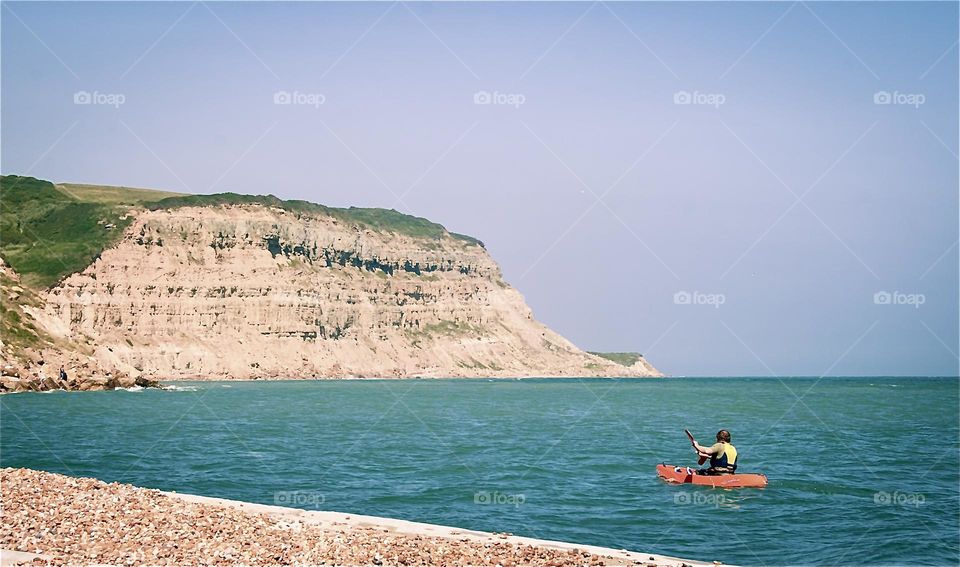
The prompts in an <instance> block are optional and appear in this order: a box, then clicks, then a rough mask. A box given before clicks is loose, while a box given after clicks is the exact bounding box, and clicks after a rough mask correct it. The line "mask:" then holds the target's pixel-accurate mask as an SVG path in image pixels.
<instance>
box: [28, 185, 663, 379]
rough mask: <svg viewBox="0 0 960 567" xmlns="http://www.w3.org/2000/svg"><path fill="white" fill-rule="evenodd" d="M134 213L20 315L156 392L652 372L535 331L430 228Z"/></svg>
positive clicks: (510, 294)
mask: <svg viewBox="0 0 960 567" xmlns="http://www.w3.org/2000/svg"><path fill="white" fill-rule="evenodd" d="M68 187H77V186H68ZM126 207H127V210H126V212H125V214H123V215H120V216H119V217H118V218H122V219H123V220H124V221H125V222H127V223H128V224H127V226H126V228H125V229H123V230H119V231H118V232H117V233H116V234H115V235H114V236H113V241H112V242H110V243H109V245H108V246H106V247H105V248H104V249H103V250H102V251H101V252H99V254H98V255H96V257H95V259H94V260H93V261H92V263H90V264H89V265H88V266H86V267H85V268H83V269H82V270H80V271H75V272H72V273H69V275H66V276H65V277H63V279H61V280H60V281H59V282H58V283H56V284H55V285H53V287H51V288H50V289H49V290H46V291H44V292H43V293H41V294H40V295H41V298H42V302H41V304H39V305H32V306H31V305H27V306H24V307H23V309H24V310H25V311H26V312H28V313H29V315H30V316H31V317H32V318H33V319H34V320H35V321H36V323H37V325H38V326H39V327H41V328H42V330H43V332H44V333H45V334H47V335H49V336H50V337H52V339H53V340H66V339H70V338H76V337H83V338H84V342H85V343H86V344H89V345H90V348H92V349H93V351H94V356H95V357H96V359H97V360H98V361H101V362H103V363H104V364H107V365H112V366H114V367H116V368H122V369H129V370H130V372H134V373H142V374H143V375H145V376H150V377H157V378H162V379H195V378H202V379H215V378H235V379H244V378H310V377H350V376H357V377H413V376H425V377H428V376H436V377H447V376H449V377H473V376H477V377H480V376H510V377H513V376H656V375H659V373H658V372H657V371H656V370H655V369H654V368H653V367H652V366H649V364H648V363H646V361H645V360H643V359H642V358H641V359H640V360H639V362H637V363H636V364H633V365H631V366H629V367H628V366H624V365H622V364H619V363H617V362H615V361H613V360H608V359H605V358H602V357H599V356H595V355H592V354H588V353H586V352H583V351H581V350H580V349H578V348H577V347H575V346H574V345H573V344H571V343H570V342H569V341H567V340H566V339H564V338H563V337H561V336H560V335H558V334H557V333H554V332H553V331H551V330H550V329H548V328H547V327H545V326H544V325H542V324H540V323H539V322H537V321H536V320H535V319H534V318H533V315H532V313H531V312H530V309H529V308H528V307H527V305H526V304H525V302H524V300H523V298H522V297H521V295H520V294H519V293H518V292H517V291H516V290H515V289H513V288H512V287H510V285H509V284H507V283H506V282H505V281H504V280H503V277H502V274H501V272H500V269H499V267H498V266H497V264H496V262H494V260H493V259H492V258H491V257H490V255H489V254H488V253H487V251H486V249H485V248H484V247H483V245H482V243H481V242H479V241H478V240H476V239H473V238H470V237H466V236H463V235H456V234H452V233H450V232H448V231H446V230H445V229H444V228H443V227H442V226H440V225H437V224H434V223H431V222H429V221H426V220H425V219H419V218H416V217H409V216H407V215H401V214H400V213H396V212H395V211H384V210H379V209H332V208H328V207H323V206H319V205H312V204H309V203H304V202H284V201H280V200H278V199H276V198H274V197H269V196H267V197H252V196H238V195H218V196H194V197H170V198H166V199H163V200H160V201H157V202H152V203H146V204H143V203H140V204H139V205H138V204H136V203H134V204H130V205H126ZM114 213H118V212H117V211H114ZM107 224H110V223H105V224H104V225H102V226H106V225H107ZM110 226H111V228H113V229H114V230H117V229H116V228H115V226H114V225H112V224H110ZM101 230H102V228H101ZM14 267H16V266H14Z"/></svg>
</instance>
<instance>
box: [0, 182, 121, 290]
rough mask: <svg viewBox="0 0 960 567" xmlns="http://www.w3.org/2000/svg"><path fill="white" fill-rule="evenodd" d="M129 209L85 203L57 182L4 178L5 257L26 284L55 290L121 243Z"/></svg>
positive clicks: (0, 240)
mask: <svg viewBox="0 0 960 567" xmlns="http://www.w3.org/2000/svg"><path fill="white" fill-rule="evenodd" d="M125 210H126V208H125V207H123V206H119V205H111V204H105V203H101V202H96V201H82V200H79V199H77V198H76V197H74V196H71V195H69V194H67V193H66V192H64V191H61V190H60V189H58V188H57V187H56V186H55V185H54V184H53V183H50V182H49V181H43V180H40V179H34V178H33V177H21V176H18V175H6V176H3V177H0V255H2V256H3V259H4V260H5V261H6V262H7V263H8V264H9V265H10V266H11V267H12V268H13V269H14V270H16V272H17V273H19V274H20V276H21V277H22V278H23V281H24V283H25V284H27V285H30V286H35V287H50V286H52V285H54V284H56V283H57V282H58V281H60V279H61V278H63V277H64V276H67V275H69V274H72V273H74V272H78V271H80V270H83V269H84V268H86V267H87V266H89V265H90V263H91V262H93V261H94V260H95V259H96V258H97V257H98V256H99V255H100V253H101V252H103V250H104V249H105V248H107V247H109V246H111V245H112V244H113V243H114V242H116V241H117V240H119V239H120V237H121V235H122V233H123V229H124V228H126V226H127V225H128V224H129V223H130V218H128V217H127V216H126V215H125Z"/></svg>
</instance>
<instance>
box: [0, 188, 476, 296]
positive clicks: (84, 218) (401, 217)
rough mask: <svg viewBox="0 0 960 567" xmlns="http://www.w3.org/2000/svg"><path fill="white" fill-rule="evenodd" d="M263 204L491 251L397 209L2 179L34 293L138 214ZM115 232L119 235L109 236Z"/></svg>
mask: <svg viewBox="0 0 960 567" xmlns="http://www.w3.org/2000/svg"><path fill="white" fill-rule="evenodd" d="M240 204H261V205H266V206H271V207H278V208H281V209H284V210H287V211H291V212H299V213H306V214H324V215H329V216H332V217H334V218H337V219H339V220H341V221H343V222H345V223H349V224H353V225H357V226H360V227H364V228H369V229H371V230H376V231H384V232H394V233H399V234H404V235H407V236H412V237H414V238H426V239H433V240H439V239H440V238H442V237H443V236H444V235H445V234H449V235H450V236H451V237H453V238H455V239H457V240H460V241H463V242H466V243H467V244H470V245H476V246H483V243H482V242H480V241H479V240H477V239H476V238H472V237H470V236H465V235H462V234H456V233H452V232H447V230H446V229H445V228H444V227H443V225H440V224H437V223H434V222H430V221H429V220H427V219H424V218H421V217H415V216H411V215H405V214H403V213H400V212H397V211H395V210H392V209H366V208H356V207H350V208H348V209H340V208H334V207H326V206H323V205H317V204H314V203H310V202H307V201H284V200H281V199H279V198H277V197H274V196H273V195H239V194H236V193H218V194H215V195H184V194H179V193H170V192H164V191H152V190H149V189H136V188H129V187H108V186H99V185H82V184H72V183H64V184H60V185H54V184H53V183H50V182H49V181H44V180H42V179H35V178H33V177H22V176H18V175H5V176H0V256H2V257H3V259H4V260H5V261H6V262H7V263H8V264H9V265H10V266H11V267H12V268H13V269H14V270H16V271H17V272H18V273H19V274H20V276H21V278H22V280H23V283H25V284H27V285H28V286H31V287H52V286H54V285H56V283H57V282H59V281H60V280H61V279H62V278H64V277H66V276H67V275H70V274H72V273H75V272H79V271H81V270H83V269H84V268H86V267H87V266H89V265H90V264H91V263H93V261H94V260H96V259H97V258H98V257H99V256H100V254H101V253H102V252H103V250H104V249H106V248H109V247H110V246H112V245H113V244H114V243H115V242H117V241H118V240H119V239H120V237H121V236H122V233H123V229H124V228H126V227H127V225H129V224H130V222H131V219H129V218H126V219H124V218H122V217H124V216H126V212H127V211H128V210H129V209H130V208H131V207H145V208H148V209H151V210H157V209H171V208H176V207H186V206H200V207H203V206H219V205H240ZM108 225H113V228H107V226H108Z"/></svg>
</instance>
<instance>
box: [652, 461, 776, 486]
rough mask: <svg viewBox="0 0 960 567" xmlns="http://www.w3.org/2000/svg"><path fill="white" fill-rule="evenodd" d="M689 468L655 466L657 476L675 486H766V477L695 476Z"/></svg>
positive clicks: (746, 474)
mask: <svg viewBox="0 0 960 567" xmlns="http://www.w3.org/2000/svg"><path fill="white" fill-rule="evenodd" d="M696 473H697V471H696V470H695V469H692V468H690V467H679V466H675V465H667V464H659V465H657V476H659V477H660V478H662V479H663V480H665V481H667V482H670V483H676V484H698V485H702V486H712V487H714V488H763V487H765V486H766V485H767V475H764V474H756V473H737V474H721V475H706V474H696Z"/></svg>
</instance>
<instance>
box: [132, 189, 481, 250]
mask: <svg viewBox="0 0 960 567" xmlns="http://www.w3.org/2000/svg"><path fill="white" fill-rule="evenodd" d="M253 204H260V205H266V206H269V207H277V208H280V209H283V210H285V211H291V212H295V213H306V214H322V215H328V216H331V217H334V218H336V219H339V220H341V221H343V222H346V223H349V224H355V225H358V226H361V227H365V228H369V229H372V230H376V231H383V232H395V233H398V234H404V235H407V236H412V237H414V238H429V239H433V240H439V239H440V238H442V237H443V235H445V234H449V235H450V236H452V237H453V238H456V239H457V240H461V241H464V242H466V243H468V244H473V245H477V246H483V242H481V241H479V240H477V239H476V238H473V237H472V236H466V235H464V234H457V233H455V232H448V231H447V229H445V228H444V227H443V225H441V224H437V223H435V222H431V221H429V220H427V219H425V218H422V217H415V216H412V215H406V214H403V213H401V212H398V211H395V210H393V209H368V208H359V207H350V208H347V209H341V208H337V207H327V206H325V205H318V204H316V203H311V202H309V201H297V200H291V201H284V200H282V199H280V198H278V197H275V196H273V195H240V194H238V193H216V194H213V195H182V196H177V197H168V198H166V199H161V200H159V201H156V202H153V203H147V204H146V207H147V208H149V209H151V210H156V209H171V208H175V207H205V206H218V205H253Z"/></svg>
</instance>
